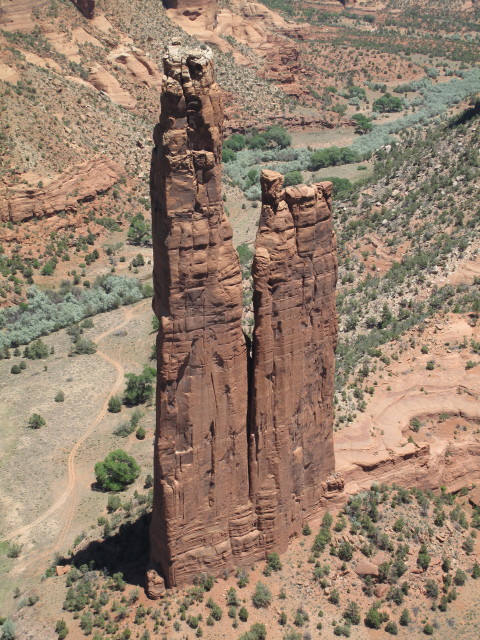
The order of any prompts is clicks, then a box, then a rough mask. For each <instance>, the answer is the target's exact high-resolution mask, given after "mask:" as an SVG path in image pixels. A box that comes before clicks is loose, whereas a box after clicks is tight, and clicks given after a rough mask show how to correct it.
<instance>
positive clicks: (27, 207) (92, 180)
mask: <svg viewBox="0 0 480 640" xmlns="http://www.w3.org/2000/svg"><path fill="white" fill-rule="evenodd" d="M123 175H125V170H124V168H123V167H122V166H121V165H120V164H118V162H115V161H114V160H110V159H109V158H106V157H104V156H101V157H99V158H96V159H94V160H90V161H88V162H84V163H82V164H79V165H76V166H74V167H71V168H70V169H67V170H66V171H64V172H63V173H60V174H58V175H57V176H55V177H54V178H52V179H51V180H48V179H43V180H42V181H41V182H40V180H39V184H40V186H35V187H31V186H28V185H25V184H18V185H7V186H1V185H0V221H1V222H9V221H10V222H14V223H17V222H23V221H25V220H29V219H30V218H48V217H50V216H53V215H56V214H58V213H60V212H61V211H76V210H77V209H78V205H79V203H81V202H87V201H89V200H93V198H94V197H95V196H96V195H97V194H99V193H102V192H103V191H106V190H107V189H109V188H110V187H111V186H112V185H113V184H115V182H117V180H118V179H119V178H121V177H122V176H123ZM42 183H43V184H42Z"/></svg>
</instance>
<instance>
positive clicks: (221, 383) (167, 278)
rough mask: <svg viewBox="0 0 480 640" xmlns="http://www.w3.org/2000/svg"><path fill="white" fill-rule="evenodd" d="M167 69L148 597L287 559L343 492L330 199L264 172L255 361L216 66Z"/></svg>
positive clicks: (157, 214)
mask: <svg viewBox="0 0 480 640" xmlns="http://www.w3.org/2000/svg"><path fill="white" fill-rule="evenodd" d="M163 63H164V78H163V84H162V94H161V114H160V122H159V123H158V125H157V126H156V128H155V131H154V142H155V148H154V150H153V154H152V165H151V176H150V190H151V199H152V238H153V247H154V289H155V295H154V304H153V306H154V312H155V314H156V316H157V317H158V319H159V321H160V322H159V324H160V329H159V332H158V339H157V366H158V376H157V429H156V440H155V453H154V474H155V479H154V503H153V514H152V521H151V529H150V543H151V553H150V558H151V565H150V568H149V570H148V574H147V576H148V586H147V591H148V593H149V595H150V596H151V597H158V596H159V595H161V593H162V591H163V589H164V583H163V581H165V583H166V585H167V586H178V585H181V584H184V583H187V582H191V581H192V580H193V578H194V577H195V576H197V575H199V574H201V573H209V574H213V575H217V576H218V575H220V574H221V573H222V571H223V570H225V569H233V568H234V567H236V566H248V565H251V564H253V563H254V562H255V561H257V560H259V559H261V558H263V557H265V553H266V552H268V551H271V550H276V551H282V550H285V548H286V546H287V544H288V541H289V539H290V538H291V537H292V536H293V535H296V534H298V533H299V532H300V531H301V529H302V527H303V524H304V523H305V521H306V520H307V519H308V518H309V517H311V516H312V515H313V514H314V513H315V511H316V510H317V509H318V508H319V507H320V502H321V500H322V497H325V496H327V494H328V493H329V492H330V491H331V490H333V489H332V488H331V486H330V485H329V484H328V482H326V481H327V477H328V476H329V475H330V473H331V472H332V471H333V470H334V455H333V446H332V433H333V411H332V400H333V373H334V349H335V344H336V334H337V321H336V311H335V284H336V277H337V261H336V246H335V237H334V234H333V229H332V219H331V189H332V185H331V183H319V184H316V185H314V186H312V187H307V186H305V185H301V186H298V187H290V188H287V189H283V188H282V183H283V176H281V175H280V174H278V173H274V172H269V171H264V172H262V192H263V194H262V213H261V219H260V226H259V230H258V235H257V241H256V250H255V257H254V263H253V278H254V309H255V332H254V340H253V351H252V355H251V357H250V354H249V353H248V350H247V344H246V339H245V337H244V335H243V332H242V327H241V318H242V310H243V304H242V282H241V272H240V265H239V260H238V256H237V253H236V251H235V249H234V247H233V244H232V229H231V226H230V223H229V221H228V219H227V217H226V215H225V212H224V210H223V201H222V194H221V157H222V153H221V152H222V137H223V130H222V126H223V108H222V103H221V97H220V90H219V87H218V85H217V84H216V82H215V79H214V72H213V65H212V53H211V51H210V49H207V48H204V49H199V50H196V51H191V52H189V51H185V50H183V49H182V48H181V47H180V46H179V45H177V44H174V45H172V46H170V47H169V48H168V50H167V54H166V56H165V58H164V61H163ZM247 367H250V373H249V376H248V380H247ZM337 484H338V483H337ZM337 484H335V487H337ZM332 486H333V485H332ZM335 490H338V489H335ZM328 497H329V496H328Z"/></svg>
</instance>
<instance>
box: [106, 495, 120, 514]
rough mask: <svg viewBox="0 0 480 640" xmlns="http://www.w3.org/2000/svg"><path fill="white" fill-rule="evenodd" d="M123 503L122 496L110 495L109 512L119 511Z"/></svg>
mask: <svg viewBox="0 0 480 640" xmlns="http://www.w3.org/2000/svg"><path fill="white" fill-rule="evenodd" d="M121 505H122V501H121V500H120V496H108V502H107V511H108V513H113V512H114V511H118V509H120V507H121Z"/></svg>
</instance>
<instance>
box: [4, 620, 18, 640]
mask: <svg viewBox="0 0 480 640" xmlns="http://www.w3.org/2000/svg"><path fill="white" fill-rule="evenodd" d="M1 631H2V640H15V639H16V637H17V634H16V632H15V626H14V624H13V622H12V621H11V620H8V619H7V620H5V622H4V623H3V624H2V629H1Z"/></svg>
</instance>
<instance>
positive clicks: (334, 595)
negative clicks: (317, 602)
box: [328, 589, 340, 604]
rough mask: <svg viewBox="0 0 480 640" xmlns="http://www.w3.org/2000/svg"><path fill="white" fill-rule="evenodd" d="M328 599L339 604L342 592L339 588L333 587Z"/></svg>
mask: <svg viewBox="0 0 480 640" xmlns="http://www.w3.org/2000/svg"><path fill="white" fill-rule="evenodd" d="M328 601H329V602H330V603H331V604H339V602H340V593H339V591H338V589H332V590H331V591H330V595H329V596H328Z"/></svg>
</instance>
